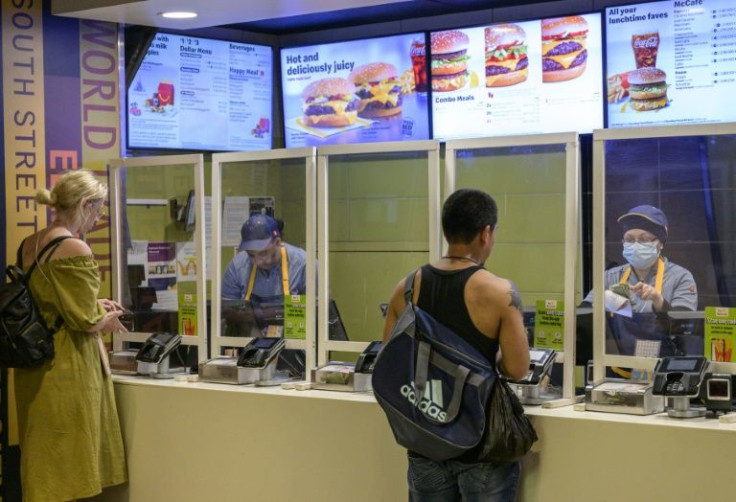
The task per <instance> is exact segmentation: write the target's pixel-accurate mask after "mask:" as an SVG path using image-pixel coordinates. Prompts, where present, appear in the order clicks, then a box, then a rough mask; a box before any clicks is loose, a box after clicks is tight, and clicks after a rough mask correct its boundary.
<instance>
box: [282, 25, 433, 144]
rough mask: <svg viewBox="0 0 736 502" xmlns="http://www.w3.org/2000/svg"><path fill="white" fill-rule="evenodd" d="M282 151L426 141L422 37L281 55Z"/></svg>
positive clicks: (312, 48) (289, 50) (290, 50)
mask: <svg viewBox="0 0 736 502" xmlns="http://www.w3.org/2000/svg"><path fill="white" fill-rule="evenodd" d="M281 84H282V90H283V100H284V101H283V110H284V126H285V138H286V147H287V148H293V147H302V146H320V145H328V144H345V143H371V142H376V141H406V140H422V139H429V111H428V105H427V69H426V51H425V35H424V34H422V33H415V34H408V35H397V36H391V37H381V38H372V39H366V40H353V41H349V42H340V43H331V44H324V45H314V46H308V47H294V48H287V49H282V50H281Z"/></svg>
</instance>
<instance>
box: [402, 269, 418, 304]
mask: <svg viewBox="0 0 736 502" xmlns="http://www.w3.org/2000/svg"><path fill="white" fill-rule="evenodd" d="M417 272H419V269H416V270H414V271H413V272H411V273H410V274H409V275H407V276H406V279H405V280H404V300H406V303H407V304H411V305H413V304H414V303H413V302H412V301H411V300H412V298H413V297H414V277H416V275H417Z"/></svg>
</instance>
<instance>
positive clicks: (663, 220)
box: [583, 205, 698, 313]
mask: <svg viewBox="0 0 736 502" xmlns="http://www.w3.org/2000/svg"><path fill="white" fill-rule="evenodd" d="M618 221H619V223H621V226H622V227H623V231H624V234H623V256H624V258H625V259H626V261H627V262H628V264H626V265H620V266H618V267H614V268H611V269H609V270H606V279H605V289H606V290H608V289H609V288H610V287H611V286H612V285H614V284H628V285H629V287H630V291H631V294H630V301H631V308H632V310H633V311H634V312H658V313H664V312H667V311H669V310H696V309H697V308H698V293H697V288H696V286H695V280H694V279H693V275H692V274H691V273H690V271H689V270H687V269H686V268H684V267H681V266H680V265H677V264H675V263H672V262H671V261H669V260H668V259H667V258H665V257H663V256H662V249H663V248H664V245H665V242H667V229H668V224H667V216H665V214H664V213H663V212H662V210H661V209H659V208H656V207H654V206H648V205H642V206H636V207H634V208H631V209H630V210H629V211H627V212H626V213H625V214H623V215H621V216H620V217H619V219H618ZM592 302H593V292H592V291H591V292H590V293H588V296H586V297H585V300H583V305H584V306H585V305H587V306H590V305H592Z"/></svg>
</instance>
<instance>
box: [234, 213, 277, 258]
mask: <svg viewBox="0 0 736 502" xmlns="http://www.w3.org/2000/svg"><path fill="white" fill-rule="evenodd" d="M240 237H241V242H240V246H238V251H243V250H248V251H261V250H263V249H266V247H267V246H268V245H269V244H270V243H271V241H272V240H273V239H275V238H276V237H281V232H279V224H278V223H277V222H276V220H274V219H273V218H271V217H270V216H268V215H265V214H254V215H253V216H251V217H250V218H248V219H247V220H245V223H243V227H242V228H241V229H240Z"/></svg>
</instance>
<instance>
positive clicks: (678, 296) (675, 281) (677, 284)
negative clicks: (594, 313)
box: [583, 258, 698, 312]
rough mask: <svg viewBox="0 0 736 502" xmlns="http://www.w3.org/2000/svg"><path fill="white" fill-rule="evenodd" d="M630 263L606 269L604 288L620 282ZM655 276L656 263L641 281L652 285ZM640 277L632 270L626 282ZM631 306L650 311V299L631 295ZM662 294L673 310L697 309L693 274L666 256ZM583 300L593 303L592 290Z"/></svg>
mask: <svg viewBox="0 0 736 502" xmlns="http://www.w3.org/2000/svg"><path fill="white" fill-rule="evenodd" d="M629 267H630V265H628V264H626V265H620V266H618V267H614V268H611V269H609V270H606V284H605V289H608V288H609V287H611V285H613V284H618V283H619V282H621V277H623V275H624V272H626V269H628V268H629ZM656 277H657V265H654V266H653V267H652V268H650V269H649V273H648V274H647V276H646V277H645V278H644V279H641V280H642V282H645V283H646V284H649V285H651V286H654V281H655V280H656ZM639 280H640V278H638V277H637V276H636V273H635V272H634V271H633V270H632V271H631V274H629V279H628V281H627V282H628V283H629V284H630V285H632V286H633V285H634V284H636V283H637V282H639ZM631 296H632V298H631V308H632V310H633V311H634V312H652V302H651V300H647V301H644V300H642V299H641V298H639V297H638V296H636V295H633V294H632V295H631ZM662 296H663V297H664V300H665V301H666V302H667V303H669V304H670V308H671V309H673V310H675V309H678V310H697V309H698V290H697V288H696V287H695V279H693V274H691V273H690V271H689V270H688V269H686V268H684V267H681V266H680V265H677V264H675V263H672V262H671V261H669V260H668V259H667V258H665V259H664V278H663V279H662ZM583 301H585V302H589V303H590V304H591V305H592V304H593V291H591V292H590V293H588V296H586V297H585V300H583Z"/></svg>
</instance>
